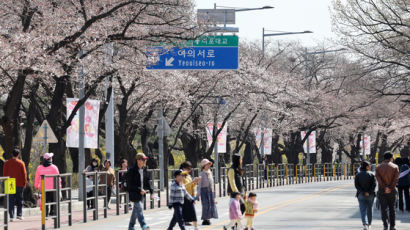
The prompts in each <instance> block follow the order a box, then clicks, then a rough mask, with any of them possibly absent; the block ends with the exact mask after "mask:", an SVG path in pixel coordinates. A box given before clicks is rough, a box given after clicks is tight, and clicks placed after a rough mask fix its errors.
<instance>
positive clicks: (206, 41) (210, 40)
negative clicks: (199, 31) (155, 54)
mask: <svg viewBox="0 0 410 230" xmlns="http://www.w3.org/2000/svg"><path fill="white" fill-rule="evenodd" d="M238 44H239V39H238V36H202V37H199V38H197V39H195V40H187V41H181V42H177V43H174V44H164V43H159V44H156V45H154V46H172V47H182V48H184V47H237V46H238Z"/></svg>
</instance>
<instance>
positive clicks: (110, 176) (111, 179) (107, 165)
mask: <svg viewBox="0 0 410 230" xmlns="http://www.w3.org/2000/svg"><path fill="white" fill-rule="evenodd" d="M102 171H106V172H107V181H105V180H104V175H101V179H100V181H104V182H106V184H107V202H108V203H107V207H108V209H111V208H110V206H109V205H110V203H111V193H112V190H113V188H114V185H115V171H114V169H113V168H111V161H110V160H108V159H107V160H105V161H104V168H103V170H102Z"/></svg>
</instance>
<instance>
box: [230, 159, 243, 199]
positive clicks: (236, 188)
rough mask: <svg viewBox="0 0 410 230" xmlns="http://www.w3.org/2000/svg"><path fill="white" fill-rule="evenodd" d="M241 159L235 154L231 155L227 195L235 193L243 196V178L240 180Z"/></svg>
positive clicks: (241, 171) (241, 172)
mask: <svg viewBox="0 0 410 230" xmlns="http://www.w3.org/2000/svg"><path fill="white" fill-rule="evenodd" d="M242 174H243V170H242V157H241V155H239V154H237V153H235V154H234V155H232V166H231V168H230V169H229V170H228V194H231V193H232V192H237V193H240V194H242V195H243V193H244V188H243V178H242Z"/></svg>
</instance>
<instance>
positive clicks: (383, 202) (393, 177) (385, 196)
mask: <svg viewBox="0 0 410 230" xmlns="http://www.w3.org/2000/svg"><path fill="white" fill-rule="evenodd" d="M376 179H377V183H378V185H379V190H378V192H377V197H378V199H379V201H380V210H381V215H382V220H383V226H384V229H385V230H387V229H388V227H389V224H390V230H395V229H396V228H395V226H396V209H395V204H396V194H397V191H396V185H397V182H398V180H399V168H398V166H397V165H396V164H394V163H393V154H392V153H391V152H386V153H384V161H383V163H381V164H380V165H379V166H378V167H377V168H376Z"/></svg>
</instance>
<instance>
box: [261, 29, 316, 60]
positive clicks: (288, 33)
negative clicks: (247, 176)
mask: <svg viewBox="0 0 410 230" xmlns="http://www.w3.org/2000/svg"><path fill="white" fill-rule="evenodd" d="M311 33H313V32H312V31H310V30H305V31H300V32H278V33H269V34H267V33H265V28H262V58H263V57H264V56H265V37H274V36H284V35H295V34H311Z"/></svg>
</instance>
